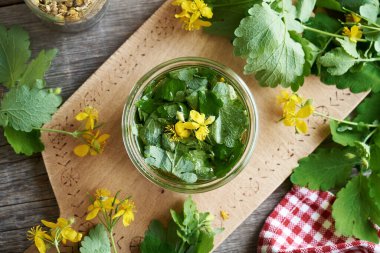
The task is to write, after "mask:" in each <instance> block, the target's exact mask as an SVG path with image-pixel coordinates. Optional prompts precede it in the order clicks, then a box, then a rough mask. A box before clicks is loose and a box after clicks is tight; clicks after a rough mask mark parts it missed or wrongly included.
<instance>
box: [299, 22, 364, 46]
mask: <svg viewBox="0 0 380 253" xmlns="http://www.w3.org/2000/svg"><path fill="white" fill-rule="evenodd" d="M302 27H303V28H304V29H305V30H309V31H312V32H315V33H319V34H323V35H326V36H331V37H335V38H340V39H344V38H347V37H346V36H343V35H340V34H335V33H330V32H325V31H322V30H318V29H315V28H312V27H309V26H306V25H302ZM357 41H360V42H367V40H365V39H357Z"/></svg>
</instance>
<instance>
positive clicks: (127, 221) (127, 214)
mask: <svg viewBox="0 0 380 253" xmlns="http://www.w3.org/2000/svg"><path fill="white" fill-rule="evenodd" d="M134 219H135V215H134V214H133V211H132V210H128V211H127V212H125V214H124V215H123V225H124V227H128V226H129V225H130V224H131V222H132V221H133V220H134Z"/></svg>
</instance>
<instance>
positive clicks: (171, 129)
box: [164, 125, 180, 141]
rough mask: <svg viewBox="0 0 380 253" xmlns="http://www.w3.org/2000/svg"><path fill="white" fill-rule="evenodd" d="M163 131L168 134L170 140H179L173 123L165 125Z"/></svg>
mask: <svg viewBox="0 0 380 253" xmlns="http://www.w3.org/2000/svg"><path fill="white" fill-rule="evenodd" d="M164 132H165V133H167V134H168V136H169V138H170V141H179V139H180V137H179V135H177V132H176V131H175V126H174V125H167V126H166V127H165V130H164Z"/></svg>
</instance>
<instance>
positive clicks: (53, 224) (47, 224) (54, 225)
mask: <svg viewBox="0 0 380 253" xmlns="http://www.w3.org/2000/svg"><path fill="white" fill-rule="evenodd" d="M41 223H42V224H44V225H45V226H46V227H48V228H56V227H57V226H58V225H57V224H55V223H54V222H50V221H46V220H41Z"/></svg>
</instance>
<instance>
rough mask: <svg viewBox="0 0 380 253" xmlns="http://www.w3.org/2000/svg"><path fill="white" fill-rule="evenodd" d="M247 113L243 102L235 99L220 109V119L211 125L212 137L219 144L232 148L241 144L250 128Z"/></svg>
mask: <svg viewBox="0 0 380 253" xmlns="http://www.w3.org/2000/svg"><path fill="white" fill-rule="evenodd" d="M246 115H247V111H246V110H245V108H244V105H243V104H242V102H241V101H239V100H237V99H235V100H232V101H230V102H228V105H227V106H223V107H222V108H221V109H220V112H219V117H218V118H217V119H216V120H215V122H214V123H213V124H212V125H211V128H210V135H211V137H212V138H213V140H214V141H215V142H216V143H217V144H225V145H226V146H227V147H229V148H232V147H235V146H237V145H238V144H239V143H241V139H242V134H243V133H244V131H245V130H246V129H247V127H248V121H247V116H246Z"/></svg>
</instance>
